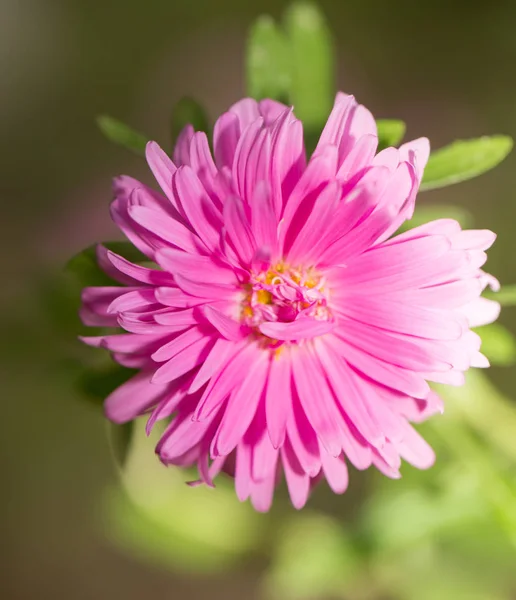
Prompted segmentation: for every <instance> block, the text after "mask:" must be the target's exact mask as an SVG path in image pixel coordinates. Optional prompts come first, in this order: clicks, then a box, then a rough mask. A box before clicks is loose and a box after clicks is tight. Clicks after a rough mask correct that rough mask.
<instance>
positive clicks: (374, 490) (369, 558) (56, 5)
mask: <svg viewBox="0 0 516 600" xmlns="http://www.w3.org/2000/svg"><path fill="white" fill-rule="evenodd" d="M286 5H287V2H284V1H283V0H274V1H272V0H249V1H247V2H236V1H235V0H190V1H189V2H180V1H177V0H147V2H145V3H142V2H137V1H135V0H104V2H95V1H93V0H2V1H1V4H0V6H1V8H2V18H1V20H0V69H1V77H0V90H1V93H0V157H1V163H0V164H1V169H2V177H1V179H0V190H1V197H2V200H3V214H2V223H3V225H4V228H3V234H2V236H1V238H0V243H1V244H3V251H2V252H1V254H0V261H1V262H2V267H3V272H4V273H5V276H4V285H3V286H2V293H1V295H0V307H1V313H0V314H1V317H0V324H1V329H2V341H3V344H2V349H1V351H2V362H1V364H0V372H1V373H2V391H3V393H2V396H3V407H4V410H3V414H2V417H3V418H2V419H1V421H0V449H1V461H2V467H3V468H2V474H3V485H2V494H1V496H0V520H1V530H2V532H3V534H2V538H3V544H2V549H1V550H0V552H1V555H2V556H1V559H2V565H3V569H2V572H3V574H2V575H1V578H0V594H1V597H2V598H9V599H10V598H13V599H14V598H16V599H18V598H19V599H32V598H43V599H44V598H49V599H52V600H56V599H61V598H63V599H64V598H67V599H74V600H75V599H90V598H100V599H103V598H113V597H123V598H126V599H127V600H132V599H139V598H142V597H149V596H150V595H166V597H174V598H183V597H185V598H186V597H192V598H195V599H199V600H202V599H204V598H210V599H214V600H216V599H217V598H221V599H222V598H224V599H230V600H231V599H233V598H234V599H235V600H236V599H237V598H241V597H242V596H243V595H245V596H246V598H257V599H258V598H268V597H272V598H274V597H278V598H290V597H291V598H303V597H304V598H329V599H331V598H345V599H347V598H349V599H350V600H354V599H358V600H360V599H370V600H384V599H385V600H389V599H392V600H397V599H398V598H399V599H401V600H404V599H409V598H416V597H417V598H418V600H426V599H428V600H434V599H435V600H436V599H440V598H445V599H446V598H450V599H451V598H453V599H454V600H457V599H458V600H461V599H462V598H464V599H473V600H484V599H485V600H497V599H504V600H505V599H507V600H509V599H511V598H516V574H515V573H514V564H516V494H515V490H516V417H515V416H514V415H515V410H516V409H515V403H514V400H515V399H516V393H515V392H514V383H515V381H516V379H515V375H514V370H513V369H512V368H501V367H496V366H495V367H493V368H492V369H491V370H490V371H489V380H487V379H485V378H482V377H480V378H478V377H476V378H473V379H471V380H470V381H469V382H468V387H467V388H466V389H465V390H463V391H461V392H456V391H454V392H453V394H448V397H447V402H448V404H447V406H448V414H447V416H446V417H444V418H442V419H440V418H436V419H435V420H434V422H433V423H432V424H431V425H430V426H429V427H426V428H425V429H424V432H425V434H426V435H427V437H428V438H429V439H430V441H431V442H433V443H434V445H435V447H436V448H437V451H438V463H437V466H436V467H435V468H434V469H433V470H432V471H430V472H428V473H417V472H416V471H415V470H413V469H411V468H410V467H408V466H405V468H404V470H403V473H404V479H403V480H402V481H401V482H391V481H384V480H383V479H382V478H381V477H380V476H379V475H377V474H375V473H357V472H353V473H352V474H351V485H350V491H349V492H348V493H347V494H346V495H345V496H343V497H336V496H333V495H332V494H331V493H330V492H329V491H328V490H327V489H326V488H325V487H324V486H321V487H320V488H319V489H317V491H316V492H315V493H314V494H313V496H312V499H311V500H310V503H309V506H308V508H307V509H306V510H305V511H303V512H301V513H296V512H295V511H294V510H293V509H292V508H290V507H289V505H288V501H287V500H286V497H285V492H284V490H280V492H279V494H278V496H277V499H276V501H275V505H274V507H273V510H272V511H271V513H270V514H269V515H266V516H263V515H257V514H255V513H253V512H252V510H251V509H250V507H249V506H247V505H240V504H239V503H238V502H237V500H236V498H235V497H234V493H233V492H232V490H231V486H230V484H224V483H223V484H222V485H221V487H220V488H219V489H218V491H217V492H210V491H209V490H202V489H190V488H188V487H186V486H184V485H183V483H182V480H183V479H184V477H183V475H182V474H180V473H179V472H178V471H173V470H168V471H164V469H163V468H160V467H159V465H157V464H156V463H155V462H154V461H153V455H152V452H151V451H149V452H147V453H143V454H142V453H138V449H139V445H140V444H145V440H143V438H142V437H141V435H137V438H136V440H135V444H134V446H133V447H132V451H131V453H130V455H129V457H128V462H127V469H126V471H125V474H124V476H123V483H124V486H123V487H124V489H125V492H122V491H121V487H120V486H119V484H118V475H117V469H116V467H115V464H114V462H113V461H112V459H111V453H110V448H109V443H108V437H107V436H106V423H105V422H104V420H103V418H102V415H101V412H100V410H99V409H98V407H97V406H94V405H93V404H92V403H88V402H84V397H83V396H82V395H81V394H80V393H78V392H77V391H74V386H73V380H74V377H75V375H76V371H75V369H76V363H75V361H76V360H77V359H79V360H81V359H82V357H83V356H85V355H84V353H83V350H82V349H80V348H78V345H77V344H75V343H74V342H73V338H72V336H71V335H70V332H69V331H65V329H64V328H59V327H58V326H57V325H56V321H55V318H54V317H55V315H56V313H57V314H58V315H59V313H60V311H61V310H63V309H62V307H60V306H57V305H55V304H53V303H52V300H50V301H49V294H48V293H46V289H47V285H48V280H49V278H51V277H52V276H53V272H54V271H56V270H57V269H58V268H59V267H60V265H62V264H63V263H64V262H65V261H66V260H67V258H68V257H69V256H70V255H71V254H73V253H75V252H77V251H79V250H81V249H82V248H83V247H85V246H88V245H90V244H91V243H93V242H94V241H97V240H101V239H109V238H113V237H115V236H116V235H117V234H116V231H115V229H114V228H113V226H112V225H111V224H110V222H109V219H108V212H107V206H108V203H109V200H110V179H111V177H112V176H113V175H115V174H118V173H121V172H124V173H129V174H131V175H133V176H134V177H138V178H140V179H142V180H145V181H150V179H149V175H148V173H147V171H146V168H145V164H144V163H143V161H141V160H140V159H138V158H136V157H133V156H131V155H130V154H128V153H126V152H124V151H123V150H121V149H119V148H117V147H115V146H113V145H111V144H109V143H108V142H106V141H105V140H104V139H103V137H102V136H101V134H100V133H99V132H98V130H97V128H96V126H95V122H94V119H95V117H96V115H98V114H99V113H109V114H113V115H115V116H117V117H119V118H121V119H122V120H124V121H126V122H128V123H130V124H131V125H133V126H134V127H135V128H136V129H138V130H141V131H144V132H146V133H147V134H148V135H149V136H150V137H151V138H153V139H156V140H157V141H158V142H160V143H162V144H164V145H165V146H166V145H167V143H168V139H169V117H170V111H171V107H172V106H173V104H174V102H175V101H177V100H178V99H179V98H180V97H181V96H183V95H185V94H189V95H193V96H195V97H196V98H197V99H198V100H199V101H200V102H202V103H203V104H204V105H205V106H206V107H207V109H208V111H209V114H210V115H211V117H212V118H214V117H216V115H217V114H219V113H220V112H221V111H223V110H224V109H225V108H226V107H227V106H228V105H229V104H231V103H232V102H234V101H236V100H237V99H238V98H239V97H241V96H242V95H243V93H244V70H243V66H244V46H245V37H246V33H247V30H248V28H249V26H250V24H251V23H252V21H253V20H254V19H255V18H256V17H257V16H258V15H259V14H261V13H264V12H266V13H270V14H272V15H274V16H279V14H280V13H281V12H282V11H283V9H284V8H285V6H286ZM319 6H320V7H321V8H322V9H323V11H324V12H325V14H326V15H327V18H328V21H329V24H330V27H331V29H332V32H333V35H334V38H335V44H336V51H337V60H338V71H337V82H338V87H339V88H340V89H342V90H344V91H346V92H350V93H353V94H355V96H356V97H357V98H358V99H359V101H360V102H362V103H364V104H366V106H368V107H369V108H370V109H371V110H372V111H373V113H374V114H375V116H377V117H391V118H400V119H403V120H405V121H406V122H407V125H408V132H407V137H408V138H415V137H418V136H420V135H427V136H428V137H429V138H430V140H431V142H432V145H433V147H434V148H435V147H439V146H441V145H444V144H447V143H449V142H451V141H453V140H454V139H455V138H469V137H475V136H479V135H483V134H494V133H506V134H509V135H512V136H513V137H516V81H515V79H514V77H513V65H514V63H515V61H516V35H515V32H516V3H515V2H511V1H509V0H506V1H502V0H500V1H495V2H491V3H485V2H476V1H473V2H472V1H465V0H464V1H447V2H445V1H444V0H433V1H432V2H414V0H411V1H408V0H394V1H392V2H380V1H378V2H365V1H363V0H348V1H342V2H336V1H332V0H330V1H323V0H321V2H319ZM515 166H516V155H514V154H513V155H511V156H510V157H509V158H508V159H507V160H506V161H505V162H504V163H503V164H502V165H501V166H500V167H498V168H497V169H496V170H494V171H492V172H490V173H488V174H486V175H484V176H482V177H481V178H479V179H475V180H472V181H470V182H466V183H464V184H461V185H458V186H455V187H450V188H446V189H443V190H439V191H435V192H431V193H428V194H422V195H421V196H420V198H419V202H420V203H428V204H429V205H430V204H432V203H435V204H456V205H459V206H461V207H464V208H467V209H468V210H469V211H470V212H471V213H472V214H473V216H474V219H475V223H476V224H477V225H478V226H479V227H482V228H489V229H493V230H494V231H496V232H498V234H499V237H498V241H497V243H496V245H495V247H494V248H493V249H492V250H491V251H490V260H489V263H488V266H489V270H490V271H491V272H492V273H494V274H495V275H496V276H498V277H499V278H500V279H501V281H502V283H503V282H507V283H513V282H516V275H515V269H514V267H515V264H516V261H515V258H514V248H515V246H514V243H515V238H514V234H513V224H514V221H515V217H516V203H515V202H514V184H515V182H516V180H515V177H514V169H515ZM49 302H50V304H49ZM61 316H63V318H64V317H69V315H66V314H63V315H61ZM501 321H502V323H504V324H505V325H507V326H508V327H509V329H511V330H512V331H516V310H512V312H511V309H507V310H505V311H504V312H503V313H502V317H501ZM68 322H69V321H68ZM492 383H494V384H495V385H496V386H497V387H496V388H495V387H493V385H492ZM139 433H140V432H139V431H138V434H139ZM145 457H146V458H147V462H146V461H145ZM149 461H150V463H149ZM128 498H130V499H131V500H132V503H130V502H129V501H128Z"/></svg>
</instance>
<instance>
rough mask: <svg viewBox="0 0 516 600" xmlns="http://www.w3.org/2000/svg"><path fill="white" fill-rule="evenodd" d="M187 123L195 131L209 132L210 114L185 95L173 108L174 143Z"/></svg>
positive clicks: (171, 130)
mask: <svg viewBox="0 0 516 600" xmlns="http://www.w3.org/2000/svg"><path fill="white" fill-rule="evenodd" d="M187 125H191V126H192V127H193V128H194V129H195V131H204V132H205V133H208V131H209V129H210V126H209V122H208V116H207V115H206V112H205V110H204V109H203V107H202V106H201V105H200V104H199V103H198V102H196V101H195V100H194V99H193V98H188V97H184V98H181V100H179V102H177V104H176V105H175V106H174V108H173V110H172V118H171V124H170V128H171V129H170V133H171V138H172V144H175V143H176V141H177V138H178V137H179V134H180V133H181V131H183V129H184V127H186V126H187Z"/></svg>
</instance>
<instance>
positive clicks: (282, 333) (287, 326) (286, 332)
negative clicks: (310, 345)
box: [258, 318, 335, 341]
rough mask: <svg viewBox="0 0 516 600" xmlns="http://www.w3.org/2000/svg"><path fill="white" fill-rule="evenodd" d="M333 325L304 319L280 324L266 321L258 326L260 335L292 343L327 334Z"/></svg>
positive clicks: (329, 322) (328, 322) (327, 322)
mask: <svg viewBox="0 0 516 600" xmlns="http://www.w3.org/2000/svg"><path fill="white" fill-rule="evenodd" d="M334 326H335V324H334V323H333V322H331V321H317V320H316V319H310V318H304V319H297V320H296V321H291V322H290V323H281V322H279V321H266V322H264V323H261V324H260V325H259V327H258V328H259V330H260V331H261V333H263V334H264V335H266V336H267V337H270V338H272V339H275V340H284V341H293V340H303V339H310V338H313V337H317V336H319V335H324V334H326V333H329V332H330V331H331V330H332V329H333V328H334Z"/></svg>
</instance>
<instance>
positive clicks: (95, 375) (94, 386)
mask: <svg viewBox="0 0 516 600" xmlns="http://www.w3.org/2000/svg"><path fill="white" fill-rule="evenodd" d="M137 372H138V371H136V370H135V369H127V368H126V367H122V366H120V365H118V364H116V363H112V364H109V365H108V366H107V367H102V368H95V369H93V368H92V369H87V370H83V372H82V373H81V374H80V375H79V377H78V378H77V388H78V389H79V391H80V392H81V393H82V394H84V395H86V396H87V397H88V398H89V399H91V400H93V401H94V402H95V403H96V404H102V402H104V400H105V399H106V398H107V396H109V394H111V392H113V391H114V390H116V388H117V387H120V386H121V385H122V384H123V383H125V382H126V381H128V380H129V379H131V377H133V375H135V374H136V373H137Z"/></svg>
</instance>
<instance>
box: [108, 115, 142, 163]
mask: <svg viewBox="0 0 516 600" xmlns="http://www.w3.org/2000/svg"><path fill="white" fill-rule="evenodd" d="M97 125H98V126H99V129H100V131H102V133H103V134H104V135H105V136H106V137H107V138H108V140H110V141H112V142H114V143H115V144H118V145H119V146H123V147H124V148H127V150H131V152H134V153H135V154H138V155H139V156H143V155H144V154H145V145H146V144H147V141H148V139H147V138H146V137H145V136H144V135H142V134H141V133H138V132H137V131H134V130H133V129H131V128H130V127H129V126H128V125H126V124H125V123H122V121H118V120H117V119H114V118H113V117H109V116H107V115H102V116H100V117H98V118H97Z"/></svg>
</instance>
